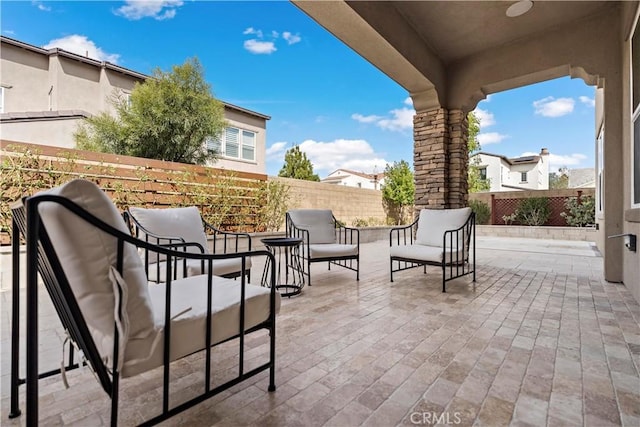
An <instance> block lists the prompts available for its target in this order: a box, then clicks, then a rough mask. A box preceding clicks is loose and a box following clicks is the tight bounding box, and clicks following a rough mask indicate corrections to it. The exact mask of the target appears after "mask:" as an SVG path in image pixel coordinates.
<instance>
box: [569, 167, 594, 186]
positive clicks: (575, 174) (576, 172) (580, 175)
mask: <svg viewBox="0 0 640 427" xmlns="http://www.w3.org/2000/svg"><path fill="white" fill-rule="evenodd" d="M567 175H568V176H569V185H568V187H569V188H595V186H596V170H595V168H581V169H569V170H567Z"/></svg>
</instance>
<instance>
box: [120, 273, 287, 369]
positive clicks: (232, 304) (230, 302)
mask: <svg viewBox="0 0 640 427" xmlns="http://www.w3.org/2000/svg"><path fill="white" fill-rule="evenodd" d="M207 287H208V277H207V276H193V277H189V278H186V279H181V280H176V281H175V282H172V287H171V291H172V292H171V315H172V317H175V318H174V319H172V321H171V343H170V358H171V360H176V359H178V358H180V357H183V356H186V355H188V354H192V353H194V352H196V351H198V350H202V349H204V348H205V347H206V346H205V343H206V341H205V338H206V324H207V322H206V319H207V318H206V315H207ZM212 289H213V293H212V308H211V313H212V316H211V343H212V344H216V343H219V342H221V341H224V340H226V339H228V338H231V337H233V336H235V335H237V334H238V333H239V332H240V323H239V321H240V289H241V285H240V282H239V281H238V280H231V279H224V278H222V277H214V278H213V286H212ZM149 291H150V294H151V300H152V301H153V308H154V318H155V323H156V328H158V330H162V329H163V328H164V312H165V295H166V285H165V284H164V283H161V284H157V285H151V286H150V288H149ZM270 294H271V289H270V288H266V287H262V286H256V285H249V284H247V285H246V287H245V323H244V326H245V330H247V329H250V328H252V327H254V326H256V325H259V324H260V323H262V322H264V321H266V320H268V319H269V316H270V313H271V311H270V301H271V295H270ZM275 297H276V300H275V313H274V315H275V314H277V313H278V311H279V310H280V294H279V293H277V292H276V295H275ZM180 313H182V314H180ZM159 338H160V339H153V342H152V338H149V339H148V342H146V343H142V342H136V343H135V345H131V346H129V347H128V348H127V353H126V355H125V364H124V369H123V377H129V376H132V375H135V374H137V373H140V372H144V371H147V370H149V369H152V368H155V367H158V366H162V363H163V340H164V334H161V335H160V336H159ZM148 347H152V348H153V353H152V354H151V355H148V354H147V350H146V348H148ZM139 348H142V349H143V351H139Z"/></svg>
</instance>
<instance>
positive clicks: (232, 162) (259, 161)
mask: <svg viewBox="0 0 640 427" xmlns="http://www.w3.org/2000/svg"><path fill="white" fill-rule="evenodd" d="M225 118H226V119H227V122H228V124H229V126H232V127H236V128H238V129H243V130H249V131H252V132H255V133H256V151H255V155H256V159H255V161H253V162H252V161H248V160H242V159H232V158H229V157H225V156H220V157H219V158H218V160H216V161H215V162H213V163H212V164H211V166H215V167H217V168H223V169H232V170H237V171H242V172H255V173H265V171H266V170H267V163H266V162H267V161H266V151H267V130H266V121H265V120H264V119H260V118H258V117H255V116H253V115H251V114H247V113H244V112H242V111H238V110H235V109H231V108H228V107H225Z"/></svg>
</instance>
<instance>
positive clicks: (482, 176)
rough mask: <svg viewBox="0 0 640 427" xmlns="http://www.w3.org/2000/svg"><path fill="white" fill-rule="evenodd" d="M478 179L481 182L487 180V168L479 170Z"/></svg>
mask: <svg viewBox="0 0 640 427" xmlns="http://www.w3.org/2000/svg"><path fill="white" fill-rule="evenodd" d="M479 170H480V179H481V180H483V181H486V180H487V168H480V169H479Z"/></svg>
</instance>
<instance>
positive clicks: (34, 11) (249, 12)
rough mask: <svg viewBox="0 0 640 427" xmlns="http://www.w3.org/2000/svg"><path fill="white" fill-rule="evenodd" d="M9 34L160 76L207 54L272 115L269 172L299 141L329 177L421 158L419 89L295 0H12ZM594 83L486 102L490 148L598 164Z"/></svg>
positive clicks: (484, 134)
mask: <svg viewBox="0 0 640 427" xmlns="http://www.w3.org/2000/svg"><path fill="white" fill-rule="evenodd" d="M0 13H1V16H0V29H1V31H2V35H4V36H7V37H11V38H13V39H16V40H19V41H22V42H25V43H29V44H32V45H35V46H39V47H43V48H53V47H59V48H62V49H65V50H69V51H71V52H75V53H79V54H81V55H87V54H88V56H90V57H92V58H95V59H99V60H103V61H108V62H111V63H114V64H117V65H120V66H122V67H126V68H129V69H131V70H134V71H137V72H140V73H143V74H151V73H152V72H153V70H154V69H156V68H160V69H162V70H164V71H169V70H170V69H171V67H172V66H173V65H179V64H182V63H184V62H185V61H186V60H187V59H189V58H193V57H197V58H198V59H199V61H200V62H201V64H202V65H203V68H204V70H205V78H206V80H207V81H208V83H209V84H210V85H211V87H212V90H213V95H214V96H215V97H216V98H218V99H220V100H222V101H225V102H228V103H231V104H235V105H238V106H240V107H243V108H246V109H249V110H253V111H256V112H258V113H261V114H265V115H268V116H270V117H271V119H270V120H269V121H268V122H267V148H266V152H267V171H266V172H267V173H268V174H269V175H277V174H278V171H279V170H280V168H281V167H282V165H283V162H284V153H285V152H286V150H287V149H289V148H291V147H293V146H295V145H299V146H300V149H301V150H302V151H303V152H305V153H306V155H307V157H308V158H309V159H310V160H311V162H312V163H313V166H314V171H315V173H317V174H318V175H319V176H320V177H321V178H323V177H326V176H327V175H328V174H329V173H331V172H332V171H334V170H336V169H338V168H345V169H352V170H356V171H361V172H367V173H371V172H381V171H384V168H385V166H386V165H387V164H392V163H393V162H396V161H400V160H406V161H407V162H408V163H409V164H410V165H412V162H413V133H412V125H413V121H412V120H413V114H414V113H415V111H414V110H413V106H412V103H411V98H410V97H409V94H408V92H407V91H406V90H405V89H403V88H402V87H401V86H400V85H398V84H397V83H396V82H394V81H393V80H391V79H390V78H389V77H387V76H386V75H385V74H383V73H382V72H381V71H380V70H379V69H377V68H376V67H374V66H373V65H372V64H370V63H369V62H367V61H366V60H365V59H363V58H362V57H360V56H359V55H358V54H357V53H355V52H354V51H353V50H351V49H350V48H349V47H347V46H346V45H344V44H343V43H342V42H341V41H339V40H338V39H337V38H335V37H334V36H333V35H331V34H330V33H329V32H327V31H326V30H325V29H324V28H322V27H321V26H320V25H318V24H317V23H316V22H315V21H313V20H312V19H311V18H309V17H308V16H307V15H306V14H304V13H303V12H302V11H301V10H299V9H298V8H297V7H296V6H294V5H293V4H291V3H290V2H288V1H274V2H271V1H256V2H249V1H188V0H184V1H183V0H164V1H161V0H139V1H116V2H110V1H49V2H47V1H29V0H24V1H6V0H3V1H2V5H1V11H0ZM594 94H595V91H594V88H593V87H591V86H587V85H586V84H585V83H584V82H583V81H582V80H580V79H570V78H568V77H567V78H562V79H556V80H551V81H547V82H543V83H539V84H537V85H532V86H527V87H524V88H520V89H515V90H511V91H506V92H501V93H497V94H492V95H489V96H488V98H487V99H485V100H483V101H481V102H480V103H479V104H478V106H477V108H476V114H477V116H478V117H479V118H480V125H481V129H480V134H479V140H480V143H481V145H482V151H484V152H488V153H493V154H500V155H504V156H507V157H518V156H522V155H529V154H532V153H533V154H537V153H539V152H540V149H541V148H543V147H544V148H547V149H548V150H549V152H550V171H557V169H558V168H562V167H568V168H569V169H573V168H587V167H593V166H594V157H595V156H594V140H595V130H594V127H595V124H594V123H595V111H594Z"/></svg>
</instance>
